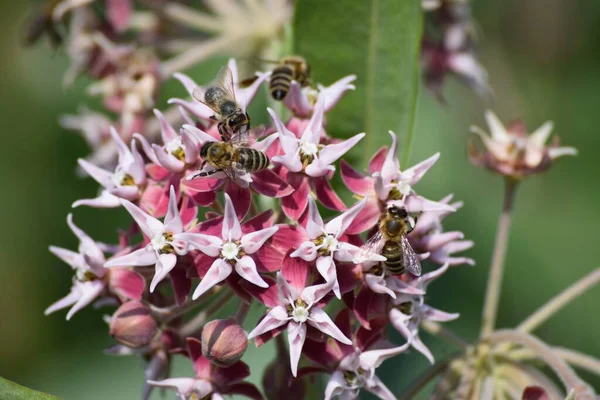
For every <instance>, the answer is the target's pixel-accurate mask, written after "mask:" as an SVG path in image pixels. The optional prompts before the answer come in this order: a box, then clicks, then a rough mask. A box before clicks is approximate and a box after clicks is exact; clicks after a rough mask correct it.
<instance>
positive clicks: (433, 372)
mask: <svg viewBox="0 0 600 400" xmlns="http://www.w3.org/2000/svg"><path fill="white" fill-rule="evenodd" d="M449 362H450V361H449V360H444V361H440V362H438V363H435V364H434V365H433V366H431V368H429V369H427V370H426V371H425V372H423V373H422V374H421V375H419V376H418V377H417V379H415V380H414V381H412V382H411V383H410V385H408V387H407V388H406V389H404V390H403V391H402V393H401V394H400V395H399V396H398V398H399V399H401V400H410V399H412V398H413V397H415V396H416V395H417V394H419V392H420V391H421V390H422V389H423V388H424V387H425V386H426V385H427V384H428V383H429V382H431V381H432V380H434V379H435V378H436V377H438V376H439V375H441V374H443V373H444V372H445V371H446V368H447V367H448V364H449Z"/></svg>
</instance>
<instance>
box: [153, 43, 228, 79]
mask: <svg viewBox="0 0 600 400" xmlns="http://www.w3.org/2000/svg"><path fill="white" fill-rule="evenodd" d="M232 44H233V43H232V40H231V39H230V38H229V37H216V38H210V39H206V40H205V41H203V42H200V43H199V44H198V45H196V46H194V47H192V48H190V49H188V50H186V51H184V52H182V53H180V54H178V55H176V56H174V57H172V58H170V59H168V60H166V61H163V62H162V63H161V65H160V67H159V75H160V78H161V79H163V80H165V79H168V78H170V77H171V75H173V74H174V73H175V72H181V71H185V70H186V69H188V68H190V67H193V66H194V65H196V64H198V63H199V62H201V61H203V60H206V59H207V58H209V57H212V56H214V55H215V54H217V53H218V52H219V50H221V49H226V48H228V47H229V46H231V45H232Z"/></svg>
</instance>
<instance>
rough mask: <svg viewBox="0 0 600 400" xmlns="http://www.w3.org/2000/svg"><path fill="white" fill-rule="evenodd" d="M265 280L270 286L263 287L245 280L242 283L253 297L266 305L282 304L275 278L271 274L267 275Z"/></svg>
mask: <svg viewBox="0 0 600 400" xmlns="http://www.w3.org/2000/svg"><path fill="white" fill-rule="evenodd" d="M264 280H265V281H266V282H267V283H268V284H269V287H268V288H261V287H258V286H256V285H252V284H250V283H247V282H245V281H242V282H241V285H242V286H243V287H244V289H246V291H247V292H248V293H250V295H251V296H252V297H254V298H255V299H256V300H258V301H260V302H261V303H263V304H264V305H265V306H267V307H271V308H272V307H276V306H278V305H281V302H280V301H279V296H278V294H277V284H276V283H275V280H274V279H273V278H271V277H269V276H265V278H264Z"/></svg>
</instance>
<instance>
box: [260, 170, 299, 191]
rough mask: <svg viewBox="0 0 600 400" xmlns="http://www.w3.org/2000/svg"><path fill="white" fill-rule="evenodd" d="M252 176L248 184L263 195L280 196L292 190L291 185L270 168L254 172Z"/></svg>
mask: <svg viewBox="0 0 600 400" xmlns="http://www.w3.org/2000/svg"><path fill="white" fill-rule="evenodd" d="M253 176H254V179H253V181H252V183H251V184H250V186H251V187H252V189H254V190H255V191H257V192H258V193H260V194H262V195H264V196H267V197H273V198H280V197H286V196H289V195H290V194H291V193H292V192H293V191H294V188H293V187H292V186H291V185H289V184H288V183H287V182H285V181H284V180H283V179H281V178H280V177H279V175H277V174H276V173H275V172H273V171H272V170H270V169H263V170H262V171H258V172H255V173H254V174H253Z"/></svg>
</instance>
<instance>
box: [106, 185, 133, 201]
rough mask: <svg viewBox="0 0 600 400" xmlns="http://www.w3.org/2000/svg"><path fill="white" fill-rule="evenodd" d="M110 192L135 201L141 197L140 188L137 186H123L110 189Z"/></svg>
mask: <svg viewBox="0 0 600 400" xmlns="http://www.w3.org/2000/svg"><path fill="white" fill-rule="evenodd" d="M108 193H110V194H112V195H113V196H116V197H120V198H122V199H125V200H129V201H135V200H137V199H138V197H139V188H138V187H137V186H121V187H117V188H114V189H109V190H108Z"/></svg>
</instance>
